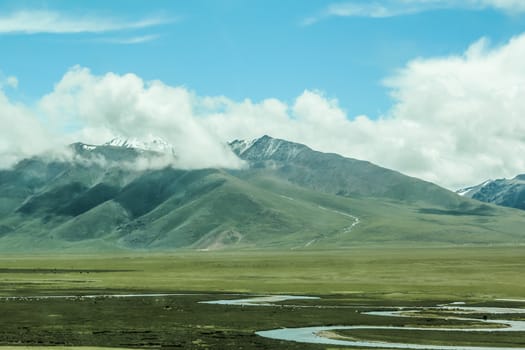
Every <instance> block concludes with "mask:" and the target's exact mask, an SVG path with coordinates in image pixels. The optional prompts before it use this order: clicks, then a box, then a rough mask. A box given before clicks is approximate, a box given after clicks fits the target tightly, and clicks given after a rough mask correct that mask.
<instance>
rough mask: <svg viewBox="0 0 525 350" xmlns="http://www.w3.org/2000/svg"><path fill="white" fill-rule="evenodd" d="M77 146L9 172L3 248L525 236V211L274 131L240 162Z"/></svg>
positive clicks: (508, 239) (237, 146) (304, 244)
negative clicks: (157, 163)
mask: <svg viewBox="0 0 525 350" xmlns="http://www.w3.org/2000/svg"><path fill="white" fill-rule="evenodd" d="M71 147H72V151H73V152H74V156H73V157H72V158H71V159H70V160H68V161H66V160H61V161H57V160H50V159H46V158H44V157H35V158H32V159H28V160H24V161H22V162H20V163H19V164H17V166H15V167H14V168H13V169H11V170H4V171H0V199H1V200H0V251H24V252H28V251H56V250H61V251H62V250H74V251H89V252H92V251H99V250H129V249H133V250H137V249H138V250H172V249H204V250H208V249H312V248H344V247H354V246H361V245H396V246H399V245H402V246H406V245H425V246H427V245H444V244H445V245H450V244H452V245H455V244H522V243H525V235H524V234H523V233H522V230H521V227H523V225H524V224H525V217H524V216H523V215H521V212H518V211H514V210H511V209H505V208H500V207H497V206H492V205H488V204H482V203H479V202H478V201H473V200H471V199H468V198H462V197H460V196H457V195H456V194H454V193H451V192H449V191H447V190H445V189H442V188H440V187H438V186H436V185H433V184H430V183H428V182H424V181H421V180H418V179H414V178H410V177H407V176H404V175H402V174H400V173H397V172H394V171H391V170H388V169H384V168H380V167H378V166H375V165H373V164H371V163H368V162H363V161H358V160H353V159H348V158H344V157H341V156H338V155H334V154H324V153H321V152H316V151H313V150H311V149H309V148H308V147H306V146H304V145H300V144H296V143H292V142H287V141H284V140H277V139H272V138H270V137H267V136H266V137H263V138H260V139H258V140H254V141H252V142H242V141H235V142H232V143H231V147H232V149H233V150H234V152H236V153H237V154H239V156H240V157H241V158H242V159H244V160H245V161H246V163H247V165H248V167H247V168H246V169H240V170H224V169H199V170H182V169H174V168H172V167H161V168H153V169H146V168H143V167H139V166H136V165H137V164H143V163H142V162H141V160H143V159H144V158H148V159H150V158H155V157H164V155H163V154H161V153H159V152H157V151H149V150H143V149H137V148H134V147H128V146H126V145H122V146H116V145H109V144H106V145H85V144H81V143H77V144H74V145H72V146H71ZM170 156H173V155H170Z"/></svg>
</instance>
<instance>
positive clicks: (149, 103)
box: [40, 67, 242, 168]
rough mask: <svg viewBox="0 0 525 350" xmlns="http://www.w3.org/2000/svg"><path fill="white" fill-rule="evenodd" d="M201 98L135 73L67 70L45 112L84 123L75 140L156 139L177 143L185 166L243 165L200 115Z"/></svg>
mask: <svg viewBox="0 0 525 350" xmlns="http://www.w3.org/2000/svg"><path fill="white" fill-rule="evenodd" d="M195 100H196V96H195V95H194V94H193V93H192V92H190V91H188V90H187V89H185V88H182V87H171V86H167V85H165V84H163V83H162V82H160V81H152V82H148V83H145V82H144V81H143V80H142V79H140V78H139V77H138V76H136V75H134V74H125V75H116V74H113V73H108V74H106V75H104V76H94V75H92V74H91V73H90V71H89V70H88V69H86V68H80V67H75V68H73V69H71V70H70V71H69V72H67V73H66V74H65V75H64V77H63V78H62V80H61V81H60V82H59V83H58V84H57V85H56V86H55V89H54V91H53V92H52V93H50V94H48V95H47V96H45V97H44V98H42V100H41V102H40V109H41V111H42V112H43V113H44V114H45V115H46V117H47V118H48V119H49V120H50V123H53V124H55V125H71V124H74V123H79V125H80V127H79V130H78V131H77V132H74V133H73V134H72V135H70V136H69V137H70V139H71V141H73V140H77V139H81V140H83V141H86V142H90V143H95V144H100V143H104V142H106V141H108V140H109V139H110V138H112V137H114V136H124V137H130V138H132V137H137V138H139V139H140V138H147V137H150V135H156V136H158V137H160V138H162V139H164V140H167V141H168V142H170V143H171V144H172V145H174V148H175V152H176V154H177V163H176V165H177V166H179V167H185V168H201V167H238V166H241V163H242V162H241V161H240V160H239V159H237V158H236V157H235V156H234V155H233V153H232V152H231V151H230V150H229V149H228V147H227V145H226V143H225V142H222V141H221V140H220V139H219V138H218V137H217V135H215V134H214V132H213V131H212V130H209V129H207V128H205V127H204V126H203V125H202V122H201V121H200V120H199V119H198V118H196V117H195V115H194V112H193V109H194V103H195Z"/></svg>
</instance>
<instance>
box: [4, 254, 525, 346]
mask: <svg viewBox="0 0 525 350" xmlns="http://www.w3.org/2000/svg"><path fill="white" fill-rule="evenodd" d="M0 262H1V266H2V269H1V270H0V293H1V295H2V298H1V299H0V314H1V315H2V317H1V318H0V345H2V346H68V347H69V346H96V347H118V348H184V349H241V348H242V349H327V348H328V347H332V348H333V347H334V345H323V344H305V343H296V342H289V341H284V340H276V339H268V338H264V337H261V336H259V335H257V334H256V332H258V331H261V330H271V329H277V328H283V327H287V328H297V327H312V326H334V325H337V326H339V325H345V326H352V325H368V326H389V327H392V326H394V327H415V326H416V327H417V326H425V327H429V326H430V327H435V328H442V327H465V326H468V327H474V328H475V327H480V325H479V323H482V322H483V320H484V317H487V315H486V314H483V313H479V312H478V313H472V312H469V313H468V318H473V319H476V320H479V322H478V321H472V320H470V321H465V320H457V319H453V318H452V317H450V316H451V310H441V311H436V310H434V309H432V307H435V306H436V305H440V304H449V303H452V302H457V301H463V302H466V303H467V304H468V305H469V306H491V307H512V308H521V307H524V304H525V302H522V301H520V300H521V299H525V298H524V297H523V296H524V295H525V285H524V284H523V283H522V281H523V278H522V277H523V274H522V271H525V259H523V251H522V249H521V248H519V247H517V248H450V249H416V248H414V249H372V248H370V249H356V250H352V249H349V250H344V251H333V250H331V251H315V252H294V251H281V252H255V251H253V252H235V253H233V252H185V253H184V252H182V253H178V254H156V255H140V254H135V255H111V256H110V255H102V256H100V255H99V256H88V255H86V256H60V255H58V256H57V255H55V256H26V257H21V256H16V255H12V256H6V255H4V256H3V257H2V258H1V260H0ZM142 293H144V294H148V295H140V294H142ZM113 294H117V295H129V294H131V295H129V296H128V297H111V296H110V295H113ZM268 294H274V295H275V294H289V295H308V296H315V297H319V299H297V300H281V301H275V302H272V303H274V304H275V305H277V306H264V305H260V306H254V305H249V306H247V305H242V304H240V305H217V304H209V303H201V302H202V301H214V300H220V299H241V298H250V297H253V296H260V295H268ZM61 295H62V296H64V295H67V296H69V297H67V298H58V297H57V296H61ZM13 297H16V298H13ZM398 307H411V308H415V307H417V308H428V309H426V311H425V314H424V317H422V318H407V317H392V316H390V317H385V316H380V315H373V314H367V312H370V311H381V310H397V308H398ZM489 317H490V318H491V319H494V318H499V319H504V320H509V319H512V320H524V319H525V310H524V313H523V314H520V313H513V314H494V315H489ZM335 334H336V335H337V336H339V337H352V338H358V339H364V340H371V341H374V340H380V341H395V342H406V343H411V342H413V343H421V342H423V343H424V344H441V345H465V344H474V345H478V344H482V343H486V344H490V345H493V346H506V347H517V348H524V347H525V345H524V343H525V341H524V339H525V333H524V332H512V334H510V332H508V333H504V332H501V333H498V334H492V333H483V334H481V333H480V334H477V335H476V338H475V339H474V338H473V336H472V333H468V332H454V333H453V334H452V333H451V332H445V331H437V332H436V331H426V330H420V331H406V330H399V329H384V330H379V331H378V330H377V329H376V330H374V331H372V330H370V329H369V330H367V329H361V330H337V331H336V332H335ZM338 348H341V347H338ZM343 348H344V347H343ZM349 348H351V347H349ZM352 348H355V347H352ZM386 348H388V347H386Z"/></svg>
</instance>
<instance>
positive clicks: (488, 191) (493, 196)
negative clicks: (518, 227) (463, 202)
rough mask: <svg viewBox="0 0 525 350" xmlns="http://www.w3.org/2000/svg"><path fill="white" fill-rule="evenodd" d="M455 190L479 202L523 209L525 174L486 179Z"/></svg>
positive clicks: (524, 207) (524, 202) (524, 201)
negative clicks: (506, 177)
mask: <svg viewBox="0 0 525 350" xmlns="http://www.w3.org/2000/svg"><path fill="white" fill-rule="evenodd" d="M456 192H457V193H458V194H460V195H461V196H464V197H467V198H472V199H476V200H479V201H481V202H486V203H492V204H496V205H501V206H504V207H510V208H516V209H521V210H525V174H520V175H517V176H515V177H514V178H512V179H497V180H487V181H484V182H482V183H481V184H479V185H476V186H470V187H466V188H463V189H460V190H458V191H456Z"/></svg>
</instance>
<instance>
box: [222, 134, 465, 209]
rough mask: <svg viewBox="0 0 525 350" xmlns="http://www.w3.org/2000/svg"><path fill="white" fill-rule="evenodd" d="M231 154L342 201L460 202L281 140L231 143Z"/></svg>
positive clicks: (406, 178)
mask: <svg viewBox="0 0 525 350" xmlns="http://www.w3.org/2000/svg"><path fill="white" fill-rule="evenodd" d="M230 145H231V147H232V149H233V150H234V152H235V153H236V154H237V155H238V156H239V157H240V158H241V159H244V160H246V161H248V162H249V163H250V165H251V168H252V169H256V171H258V172H260V171H261V170H262V169H265V170H266V171H267V172H269V173H271V174H272V175H274V176H277V177H279V178H282V179H285V180H287V181H290V182H292V183H294V184H296V185H299V186H303V187H307V188H309V189H313V190H316V191H322V192H325V193H330V194H336V195H340V196H346V197H375V198H388V199H393V200H399V201H404V202H424V203H428V204H434V205H440V206H447V207H450V206H456V205H459V204H460V203H461V199H460V198H458V197H457V196H456V195H454V194H453V193H452V192H450V191H448V190H445V189H443V188H441V187H439V186H436V185H434V184H432V183H429V182H426V181H422V180H419V179H416V178H412V177H409V176H406V175H403V174H401V173H398V172H396V171H393V170H389V169H386V168H382V167H379V166H377V165H374V164H372V163H370V162H366V161H361V160H357V159H352V158H345V157H342V156H340V155H338V154H332V153H322V152H318V151H314V150H312V149H310V148H309V147H307V146H305V145H301V144H297V143H292V142H288V141H285V140H279V139H274V138H271V137H269V136H263V137H261V138H260V139H257V140H254V141H251V142H246V141H239V140H236V141H233V142H232V143H231V144H230Z"/></svg>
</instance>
